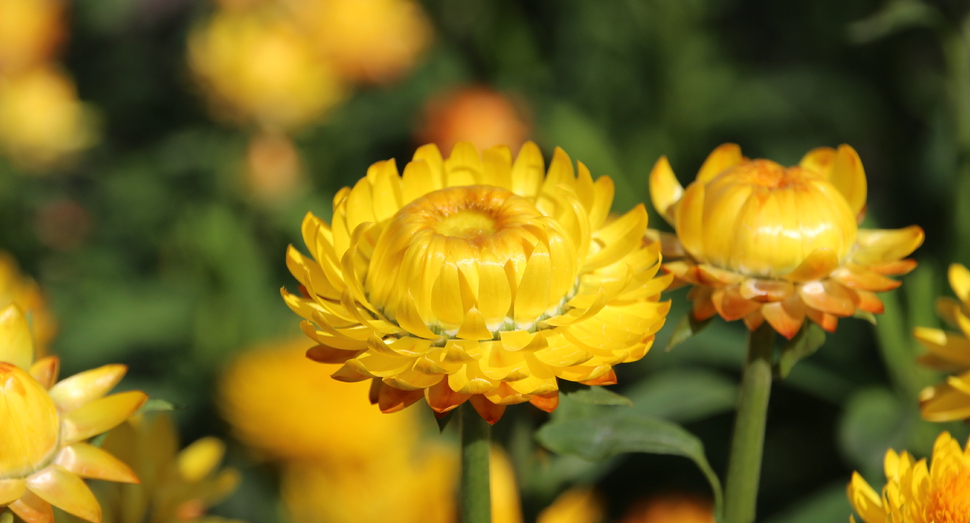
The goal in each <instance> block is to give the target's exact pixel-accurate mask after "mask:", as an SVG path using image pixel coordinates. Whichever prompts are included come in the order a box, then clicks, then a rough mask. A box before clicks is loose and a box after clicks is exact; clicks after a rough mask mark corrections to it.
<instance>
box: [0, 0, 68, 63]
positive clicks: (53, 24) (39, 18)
mask: <svg viewBox="0 0 970 523" xmlns="http://www.w3.org/2000/svg"><path fill="white" fill-rule="evenodd" d="M63 15H64V3H63V2H62V1H60V0H0V74H10V73H11V72H13V71H19V70H22V69H25V68H27V67H31V66H34V65H37V64H39V63H41V62H44V61H46V60H48V59H50V57H51V55H53V54H54V51H55V49H56V48H57V45H58V44H59V43H60V42H61V40H63V38H64V21H63Z"/></svg>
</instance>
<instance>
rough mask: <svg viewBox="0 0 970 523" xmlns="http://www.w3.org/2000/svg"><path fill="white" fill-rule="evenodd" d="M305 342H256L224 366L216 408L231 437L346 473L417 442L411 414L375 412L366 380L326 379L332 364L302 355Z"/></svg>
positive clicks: (269, 453) (266, 453) (264, 452)
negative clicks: (217, 406) (225, 367)
mask: <svg viewBox="0 0 970 523" xmlns="http://www.w3.org/2000/svg"><path fill="white" fill-rule="evenodd" d="M312 344H313V343H312V342H311V341H309V340H307V339H306V338H299V339H296V340H289V341H283V342H277V343H271V344H268V345H262V346H259V347H256V348H253V349H251V350H246V351H244V352H243V353H242V354H240V355H239V356H238V357H237V358H236V360H235V361H233V362H232V363H231V364H230V366H229V367H228V368H227V369H226V371H225V373H224V375H223V377H222V379H221V380H220V387H219V390H220V394H219V407H220V409H221V411H222V413H223V416H224V417H225V418H226V420H227V421H229V424H230V425H231V426H232V433H233V434H234V435H235V436H236V437H238V438H239V439H240V440H241V441H242V442H244V443H246V444H247V445H248V446H249V447H250V448H252V449H253V450H254V451H255V452H256V453H257V454H260V455H261V456H263V457H267V458H275V459H282V460H287V461H298V462H308V461H312V462H316V463H321V464H325V465H328V466H337V465H340V466H344V465H346V466H347V467H349V468H353V467H355V466H357V464H359V463H361V462H365V461H372V460H374V459H375V458H380V457H381V456H382V455H383V454H385V453H390V452H399V451H403V450H401V449H405V448H409V446H411V445H412V444H413V443H414V442H415V441H416V440H417V437H418V435H419V432H420V430H421V426H420V424H419V423H418V419H417V413H416V412H403V413H401V414H400V415H396V416H384V415H382V414H381V413H380V412H377V411H376V410H374V409H373V408H372V407H371V405H370V403H369V402H368V401H367V393H368V390H369V387H368V384H367V383H349V384H348V383H340V382H338V381H334V380H332V379H329V375H330V374H331V373H333V372H334V371H335V370H336V369H337V367H338V366H336V365H320V364H319V363H315V362H313V361H310V360H309V359H307V358H306V351H307V348H308V347H310V346H311V345H312ZM334 420H340V422H339V423H335V422H334ZM388 438H393V440H394V442H395V445H388V444H387V442H388Z"/></svg>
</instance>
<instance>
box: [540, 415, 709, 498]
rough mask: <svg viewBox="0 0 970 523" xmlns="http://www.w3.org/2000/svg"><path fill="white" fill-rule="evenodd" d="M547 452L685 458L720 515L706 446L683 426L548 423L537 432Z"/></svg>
mask: <svg viewBox="0 0 970 523" xmlns="http://www.w3.org/2000/svg"><path fill="white" fill-rule="evenodd" d="M536 438H537V439H538V440H539V442H540V443H542V445H544V446H545V447H546V448H548V449H550V450H552V451H554V452H557V453H559V454H568V455H574V456H579V457H581V458H584V459H588V460H591V461H602V460H606V459H609V458H611V457H613V456H616V455H618V454H623V453H628V452H644V453H647V454H667V455H673V456H683V457H686V458H689V459H691V460H693V461H694V463H695V464H696V465H697V467H698V468H699V469H700V470H701V472H702V473H703V474H704V476H705V477H706V478H707V480H708V482H710V484H711V489H712V490H713V492H714V501H715V505H716V510H717V513H718V514H720V507H721V482H720V480H718V478H717V474H715V473H714V470H713V469H711V466H710V464H709V463H708V462H707V458H706V457H705V456H704V445H703V444H702V443H701V441H700V440H699V439H697V438H696V437H695V436H694V435H693V434H691V433H689V432H687V431H686V430H684V429H683V428H682V427H681V426H679V425H677V424H674V423H671V422H669V421H665V420H662V419H658V418H652V417H648V416H643V415H629V414H628V411H624V413H623V414H614V415H607V416H597V417H592V418H585V419H570V420H565V421H556V422H551V423H547V424H546V425H544V426H543V427H542V428H540V429H539V430H538V432H536Z"/></svg>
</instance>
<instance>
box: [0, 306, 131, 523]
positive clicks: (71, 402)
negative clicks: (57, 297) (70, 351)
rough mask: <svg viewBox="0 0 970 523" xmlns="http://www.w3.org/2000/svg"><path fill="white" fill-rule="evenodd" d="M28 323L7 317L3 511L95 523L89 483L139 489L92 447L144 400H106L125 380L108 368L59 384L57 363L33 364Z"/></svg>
mask: <svg viewBox="0 0 970 523" xmlns="http://www.w3.org/2000/svg"><path fill="white" fill-rule="evenodd" d="M33 359H34V356H33V343H32V341H31V337H30V330H29V329H28V327H27V320H26V318H25V317H24V315H23V314H22V313H21V312H20V309H18V308H17V306H16V305H10V306H8V307H7V308H5V309H3V311H2V312H0V441H2V442H3V444H2V445H0V507H8V508H9V509H10V510H11V511H13V512H14V513H15V514H16V515H18V516H20V518H21V519H23V520H24V521H26V522H28V523H48V522H52V521H53V511H52V509H51V506H52V505H53V506H56V507H58V508H61V509H63V510H64V511H66V512H68V513H71V514H74V515H76V516H78V517H80V518H82V519H85V520H87V521H92V522H99V521H100V520H101V508H100V506H99V505H98V501H97V500H96V499H95V497H94V495H93V494H92V493H91V490H90V489H88V487H87V485H85V483H84V481H83V480H82V479H81V478H82V477H84V478H96V479H104V480H109V481H121V482H128V483H135V482H137V481H138V478H137V477H135V475H134V473H132V471H131V469H130V468H128V466H127V465H125V464H124V463H122V462H121V461H119V460H118V459H117V458H115V457H114V456H112V455H111V454H109V453H108V452H105V451H104V450H102V449H100V448H98V447H95V446H93V445H89V444H87V443H85V441H86V440H88V439H89V438H91V437H93V436H96V435H98V434H101V433H102V432H105V431H107V430H109V429H111V428H112V427H114V426H116V425H118V424H119V423H121V422H123V421H124V420H126V419H127V418H128V417H129V416H131V415H132V414H133V413H134V412H135V411H136V410H138V408H139V407H141V405H142V404H143V403H144V402H145V400H146V399H147V397H146V396H145V394H144V393H143V392H138V391H131V392H123V393H120V394H114V395H111V396H107V397H105V394H107V393H108V391H110V390H111V389H112V388H114V386H115V385H116V384H117V383H118V381H119V380H120V379H121V377H122V376H123V375H124V373H125V367H124V366H123V365H105V366H104V367H100V368H98V369H94V370H89V371H86V372H82V373H80V374H76V375H74V376H71V377H70V378H67V379H65V380H62V381H60V382H58V381H57V370H58V361H57V358H54V357H48V358H43V359H40V360H38V361H36V362H34V361H33Z"/></svg>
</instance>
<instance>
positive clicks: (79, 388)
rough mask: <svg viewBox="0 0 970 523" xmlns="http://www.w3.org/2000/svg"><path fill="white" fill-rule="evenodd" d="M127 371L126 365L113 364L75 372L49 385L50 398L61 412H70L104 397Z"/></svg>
mask: <svg viewBox="0 0 970 523" xmlns="http://www.w3.org/2000/svg"><path fill="white" fill-rule="evenodd" d="M127 371H128V367H126V366H124V365H118V364H113V365H105V366H103V367H98V368H96V369H91V370H87V371H84V372H81V373H78V374H75V375H73V376H71V377H70V378H66V379H63V380H61V381H59V382H58V383H57V384H56V385H54V386H53V387H51V390H50V396H51V399H52V400H54V404H55V405H57V408H58V409H60V411H61V412H70V411H72V410H74V409H76V408H78V407H80V406H81V405H84V404H86V403H90V402H91V401H94V400H96V399H98V398H102V397H104V395H105V394H107V393H108V392H110V391H111V389H113V388H114V387H115V385H117V384H118V382H119V381H121V378H122V377H123V376H124V375H125V372H127Z"/></svg>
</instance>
